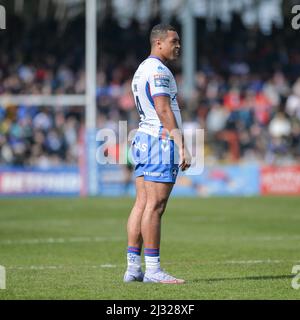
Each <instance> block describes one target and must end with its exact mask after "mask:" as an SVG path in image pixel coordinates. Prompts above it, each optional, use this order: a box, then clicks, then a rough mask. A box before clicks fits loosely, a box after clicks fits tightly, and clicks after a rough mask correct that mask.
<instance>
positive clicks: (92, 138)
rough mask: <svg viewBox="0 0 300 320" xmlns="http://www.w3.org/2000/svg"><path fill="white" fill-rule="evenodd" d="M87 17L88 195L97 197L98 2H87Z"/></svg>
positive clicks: (86, 116)
mask: <svg viewBox="0 0 300 320" xmlns="http://www.w3.org/2000/svg"><path fill="white" fill-rule="evenodd" d="M85 5H86V16H85V21H86V22H85V24H86V27H85V32H86V34H85V57H86V58H85V59H86V112H85V127H86V148H87V150H85V152H86V158H87V166H86V170H87V172H86V177H87V186H86V187H87V194H88V195H96V194H97V191H98V186H97V162H96V118H97V104H96V77H97V3H96V0H86V1H85Z"/></svg>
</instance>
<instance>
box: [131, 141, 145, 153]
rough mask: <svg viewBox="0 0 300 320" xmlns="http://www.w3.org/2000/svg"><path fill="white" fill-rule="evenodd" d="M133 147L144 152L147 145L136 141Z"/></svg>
mask: <svg viewBox="0 0 300 320" xmlns="http://www.w3.org/2000/svg"><path fill="white" fill-rule="evenodd" d="M134 147H135V148H136V149H138V150H140V151H143V152H145V151H146V150H147V148H148V145H147V143H140V142H137V143H135V144H134Z"/></svg>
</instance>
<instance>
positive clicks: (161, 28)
mask: <svg viewBox="0 0 300 320" xmlns="http://www.w3.org/2000/svg"><path fill="white" fill-rule="evenodd" d="M168 31H176V29H175V28H174V27H173V26H171V25H170V24H165V23H160V24H157V25H155V26H154V27H153V28H152V30H151V33H150V44H151V46H152V45H153V43H154V40H157V39H161V38H165V37H166V36H167V33H168Z"/></svg>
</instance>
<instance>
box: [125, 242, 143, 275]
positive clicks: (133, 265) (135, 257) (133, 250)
mask: <svg viewBox="0 0 300 320" xmlns="http://www.w3.org/2000/svg"><path fill="white" fill-rule="evenodd" d="M127 269H128V270H131V271H140V270H141V249H140V248H138V247H130V246H129V247H128V248H127Z"/></svg>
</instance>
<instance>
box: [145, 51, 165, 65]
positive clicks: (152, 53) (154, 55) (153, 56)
mask: <svg viewBox="0 0 300 320" xmlns="http://www.w3.org/2000/svg"><path fill="white" fill-rule="evenodd" d="M149 57H151V58H156V59H158V60H160V61H161V62H162V63H163V64H166V63H167V59H166V58H165V57H163V56H162V55H161V54H160V53H158V52H156V51H155V50H152V51H151V53H150V55H149Z"/></svg>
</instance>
